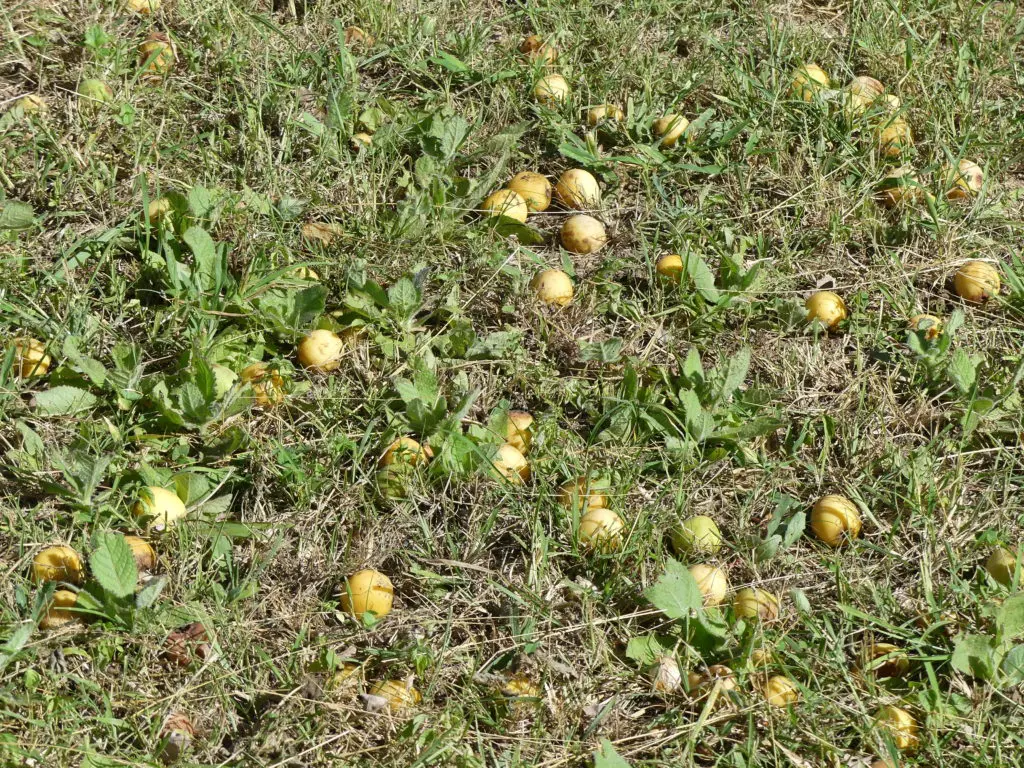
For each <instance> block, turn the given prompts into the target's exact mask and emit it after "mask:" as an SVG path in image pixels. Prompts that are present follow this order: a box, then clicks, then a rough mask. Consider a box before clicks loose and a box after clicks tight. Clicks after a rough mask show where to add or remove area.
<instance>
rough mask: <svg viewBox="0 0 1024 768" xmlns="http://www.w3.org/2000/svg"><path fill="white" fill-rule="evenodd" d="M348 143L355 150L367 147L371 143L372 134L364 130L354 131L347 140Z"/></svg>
mask: <svg viewBox="0 0 1024 768" xmlns="http://www.w3.org/2000/svg"><path fill="white" fill-rule="evenodd" d="M348 143H349V146H350V147H352V149H353V150H354V151H356V152H358V151H359V150H360V149H369V148H370V147H371V146H372V145H373V136H371V135H370V134H368V133H364V132H360V133H354V134H352V138H350V139H349V140H348Z"/></svg>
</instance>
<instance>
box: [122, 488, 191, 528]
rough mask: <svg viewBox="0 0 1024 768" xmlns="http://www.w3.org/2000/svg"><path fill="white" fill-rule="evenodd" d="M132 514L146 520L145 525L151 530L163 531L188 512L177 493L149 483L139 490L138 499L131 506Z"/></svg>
mask: <svg viewBox="0 0 1024 768" xmlns="http://www.w3.org/2000/svg"><path fill="white" fill-rule="evenodd" d="M132 514H133V515H134V516H135V517H136V518H137V519H139V520H144V521H146V527H147V528H148V529H149V530H150V531H153V532H157V533H159V532H163V531H166V530H168V529H169V528H173V527H174V526H175V525H177V524H178V523H179V522H181V521H182V520H183V519H185V516H186V515H187V514H188V511H187V510H186V509H185V503H184V502H183V501H182V500H181V499H180V498H178V494H176V493H175V492H174V491H169V490H167V489H166V488H161V487H160V486H158V485H150V486H148V487H146V488H143V489H142V491H140V492H139V500H138V501H136V502H135V506H134V507H132Z"/></svg>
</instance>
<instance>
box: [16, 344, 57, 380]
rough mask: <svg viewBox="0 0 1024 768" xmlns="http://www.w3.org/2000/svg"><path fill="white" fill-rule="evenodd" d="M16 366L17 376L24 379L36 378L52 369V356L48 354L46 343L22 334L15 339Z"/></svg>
mask: <svg viewBox="0 0 1024 768" xmlns="http://www.w3.org/2000/svg"><path fill="white" fill-rule="evenodd" d="M12 346H13V347H14V368H13V372H14V375H15V376H18V377H20V378H22V379H34V378H36V377H38V376H45V375H46V372H47V371H49V370H50V363H51V362H53V360H52V358H51V357H50V356H49V355H48V354H46V344H44V343H43V342H41V341H39V340H38V339H32V338H29V337H28V336H22V337H21V338H17V339H15V340H14V342H13V344H12Z"/></svg>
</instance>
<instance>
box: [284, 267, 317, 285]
mask: <svg viewBox="0 0 1024 768" xmlns="http://www.w3.org/2000/svg"><path fill="white" fill-rule="evenodd" d="M285 274H286V275H287V276H288V277H290V278H292V279H293V280H303V281H305V282H307V283H315V282H316V281H317V280H319V279H320V275H319V273H318V272H317V271H316V270H315V269H313V268H312V267H302V266H298V267H292V268H291V269H289V270H288V271H287V272H286V273H285Z"/></svg>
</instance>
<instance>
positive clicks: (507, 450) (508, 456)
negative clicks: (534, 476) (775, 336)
mask: <svg viewBox="0 0 1024 768" xmlns="http://www.w3.org/2000/svg"><path fill="white" fill-rule="evenodd" d="M494 468H495V469H496V470H498V473H499V474H500V475H501V476H502V477H504V478H505V479H506V480H508V481H509V482H510V483H516V484H519V483H525V482H526V481H527V480H529V479H530V462H528V461H527V460H526V457H525V456H523V454H522V453H521V452H520V451H519V449H518V448H516V447H515V446H514V445H509V444H508V443H505V444H504V445H502V446H501V447H500V448H498V454H497V456H495V457H494Z"/></svg>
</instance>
